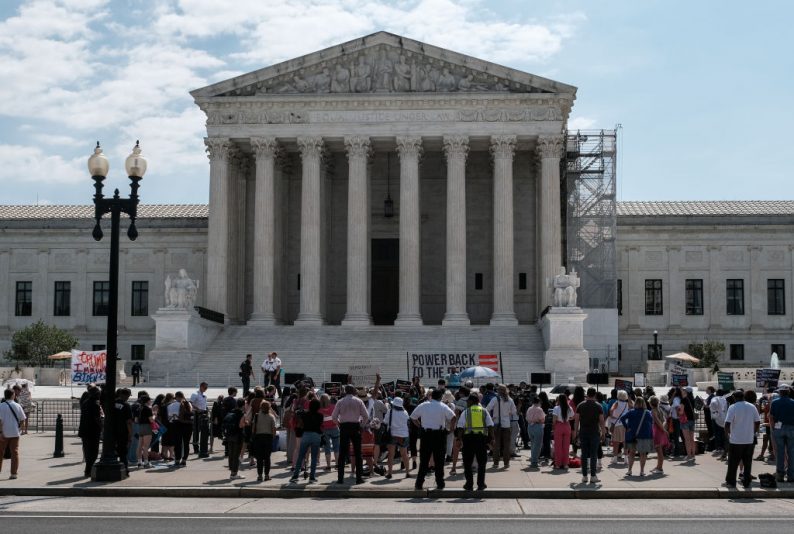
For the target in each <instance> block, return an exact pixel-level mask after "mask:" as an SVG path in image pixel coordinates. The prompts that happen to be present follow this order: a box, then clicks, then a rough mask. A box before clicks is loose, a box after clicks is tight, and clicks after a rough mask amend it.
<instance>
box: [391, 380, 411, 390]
mask: <svg viewBox="0 0 794 534" xmlns="http://www.w3.org/2000/svg"><path fill="white" fill-rule="evenodd" d="M394 388H395V389H396V390H397V391H402V392H403V393H408V392H409V391H411V382H410V380H397V381H396V384H395V385H394Z"/></svg>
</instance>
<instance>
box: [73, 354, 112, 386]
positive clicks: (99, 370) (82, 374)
mask: <svg viewBox="0 0 794 534" xmlns="http://www.w3.org/2000/svg"><path fill="white" fill-rule="evenodd" d="M107 354H108V353H107V351H105V350H74V349H72V382H73V383H75V384H91V383H95V384H104V383H105V381H106V379H107V375H106V374H105V373H106V366H107Z"/></svg>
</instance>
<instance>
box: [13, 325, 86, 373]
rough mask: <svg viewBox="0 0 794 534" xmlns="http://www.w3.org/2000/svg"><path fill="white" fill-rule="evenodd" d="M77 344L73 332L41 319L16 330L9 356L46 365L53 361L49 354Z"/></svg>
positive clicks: (31, 364) (37, 365)
mask: <svg viewBox="0 0 794 534" xmlns="http://www.w3.org/2000/svg"><path fill="white" fill-rule="evenodd" d="M76 346H77V338H76V337H74V336H73V335H72V334H70V333H69V332H67V331H66V330H62V329H60V328H58V327H57V326H53V325H47V324H44V322H43V321H41V320H39V321H38V322H36V323H33V324H32V325H29V326H26V327H25V328H23V329H22V330H18V331H16V332H14V335H13V336H12V337H11V350H10V351H9V353H8V356H9V357H10V358H11V359H14V360H16V361H17V362H21V363H26V364H28V365H30V366H33V367H46V366H48V365H50V364H51V363H52V362H51V361H50V360H49V359H47V357H48V356H50V355H51V354H55V353H57V352H61V351H64V350H72V349H73V348H75V347H76Z"/></svg>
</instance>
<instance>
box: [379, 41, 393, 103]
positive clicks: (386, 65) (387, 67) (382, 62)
mask: <svg viewBox="0 0 794 534" xmlns="http://www.w3.org/2000/svg"><path fill="white" fill-rule="evenodd" d="M392 63H393V62H392V61H391V60H390V59H389V58H388V57H386V50H384V49H382V48H381V50H380V52H379V53H378V61H377V62H376V63H375V90H376V91H381V92H382V91H391V90H392V89H393V86H392V73H393V64H392Z"/></svg>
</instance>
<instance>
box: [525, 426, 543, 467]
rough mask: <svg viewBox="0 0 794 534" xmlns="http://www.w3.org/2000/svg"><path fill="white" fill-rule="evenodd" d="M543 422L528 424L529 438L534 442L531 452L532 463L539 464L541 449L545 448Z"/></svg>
mask: <svg viewBox="0 0 794 534" xmlns="http://www.w3.org/2000/svg"><path fill="white" fill-rule="evenodd" d="M543 426H544V425H543V423H530V424H528V425H527V433H528V434H529V440H530V441H531V442H532V451H531V453H530V456H531V460H530V461H531V463H532V465H537V463H538V458H539V457H540V450H541V449H542V448H543Z"/></svg>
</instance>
